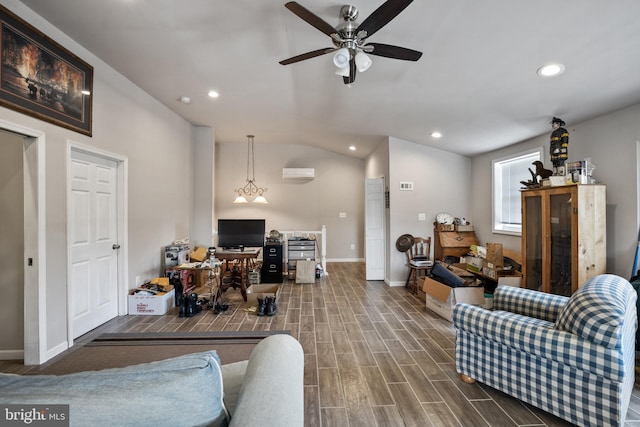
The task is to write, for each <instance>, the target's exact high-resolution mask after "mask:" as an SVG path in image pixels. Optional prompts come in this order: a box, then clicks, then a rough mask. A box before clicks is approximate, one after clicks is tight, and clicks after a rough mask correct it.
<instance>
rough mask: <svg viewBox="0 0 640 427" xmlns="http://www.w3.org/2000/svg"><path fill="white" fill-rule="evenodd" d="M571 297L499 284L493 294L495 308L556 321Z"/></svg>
mask: <svg viewBox="0 0 640 427" xmlns="http://www.w3.org/2000/svg"><path fill="white" fill-rule="evenodd" d="M567 302H569V297H564V296H560V295H554V294H548V293H545V292H540V291H534V290H532V289H524V288H516V287H513V286H499V287H498V288H497V289H496V292H495V294H494V296H493V309H494V310H503V311H508V312H511V313H517V314H521V315H523V316H528V317H535V318H536V319H542V320H547V321H549V322H555V321H556V318H557V317H558V315H559V314H560V312H561V311H562V308H563V307H564V306H565V305H566V304H567Z"/></svg>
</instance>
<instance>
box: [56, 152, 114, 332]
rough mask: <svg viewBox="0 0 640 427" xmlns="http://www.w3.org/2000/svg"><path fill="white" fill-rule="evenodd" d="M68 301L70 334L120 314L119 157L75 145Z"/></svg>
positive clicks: (90, 328) (69, 209) (92, 327)
mask: <svg viewBox="0 0 640 427" xmlns="http://www.w3.org/2000/svg"><path fill="white" fill-rule="evenodd" d="M70 161H71V164H70V175H69V180H70V183H69V184H70V192H69V200H68V203H69V205H68V213H69V217H68V218H69V220H68V227H69V255H70V256H69V263H70V266H69V301H70V317H71V330H72V338H74V339H75V338H77V337H79V336H80V335H82V334H85V333H86V332H88V331H90V330H92V329H94V328H96V327H97V326H100V325H102V324H103V323H105V322H107V321H109V320H111V319H113V318H114V317H116V316H117V315H118V247H119V246H118V241H117V239H118V221H117V201H118V197H117V191H118V186H117V163H116V162H115V161H113V160H110V159H105V158H102V157H99V156H95V155H91V154H88V153H83V152H77V151H71V159H70Z"/></svg>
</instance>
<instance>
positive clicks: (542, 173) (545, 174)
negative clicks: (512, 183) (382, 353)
mask: <svg viewBox="0 0 640 427" xmlns="http://www.w3.org/2000/svg"><path fill="white" fill-rule="evenodd" d="M531 164H532V165H534V166H535V167H536V171H535V172H534V171H532V170H531V168H529V173H530V174H531V179H530V180H529V181H520V184H522V185H524V186H525V187H526V188H537V187H540V185H541V183H542V180H543V179H547V178H549V177H550V176H551V175H553V171H551V170H549V169H545V168H544V164H542V162H541V161H540V160H536V161H535V162H533V163H531ZM538 177H540V181H538Z"/></svg>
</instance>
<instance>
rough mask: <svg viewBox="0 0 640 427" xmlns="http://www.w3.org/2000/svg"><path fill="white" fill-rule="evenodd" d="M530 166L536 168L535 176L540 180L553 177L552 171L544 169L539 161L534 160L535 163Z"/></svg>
mask: <svg viewBox="0 0 640 427" xmlns="http://www.w3.org/2000/svg"><path fill="white" fill-rule="evenodd" d="M531 164H532V165H534V166H535V167H536V175H537V176H539V177H540V179H547V178H549V177H550V176H551V175H553V171H552V170H549V169H545V168H544V165H543V164H542V162H541V161H540V160H536V161H535V162H533V163H531Z"/></svg>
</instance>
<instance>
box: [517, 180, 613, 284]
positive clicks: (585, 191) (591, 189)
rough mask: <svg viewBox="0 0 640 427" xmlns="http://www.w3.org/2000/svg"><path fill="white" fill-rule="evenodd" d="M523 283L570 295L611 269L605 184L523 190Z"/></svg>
mask: <svg viewBox="0 0 640 427" xmlns="http://www.w3.org/2000/svg"><path fill="white" fill-rule="evenodd" d="M521 197H522V273H523V281H522V286H523V287H526V288H529V289H535V290H540V291H543V292H549V293H553V294H558V295H565V296H569V295H571V294H572V293H573V292H575V291H576V289H578V287H579V286H581V285H582V284H584V283H585V282H586V281H587V280H589V279H590V278H592V277H593V276H596V275H598V274H602V273H605V271H606V268H607V240H606V236H607V233H606V187H605V186H604V185H568V186H561V187H545V188H538V189H534V190H523V191H522V196H521Z"/></svg>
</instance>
